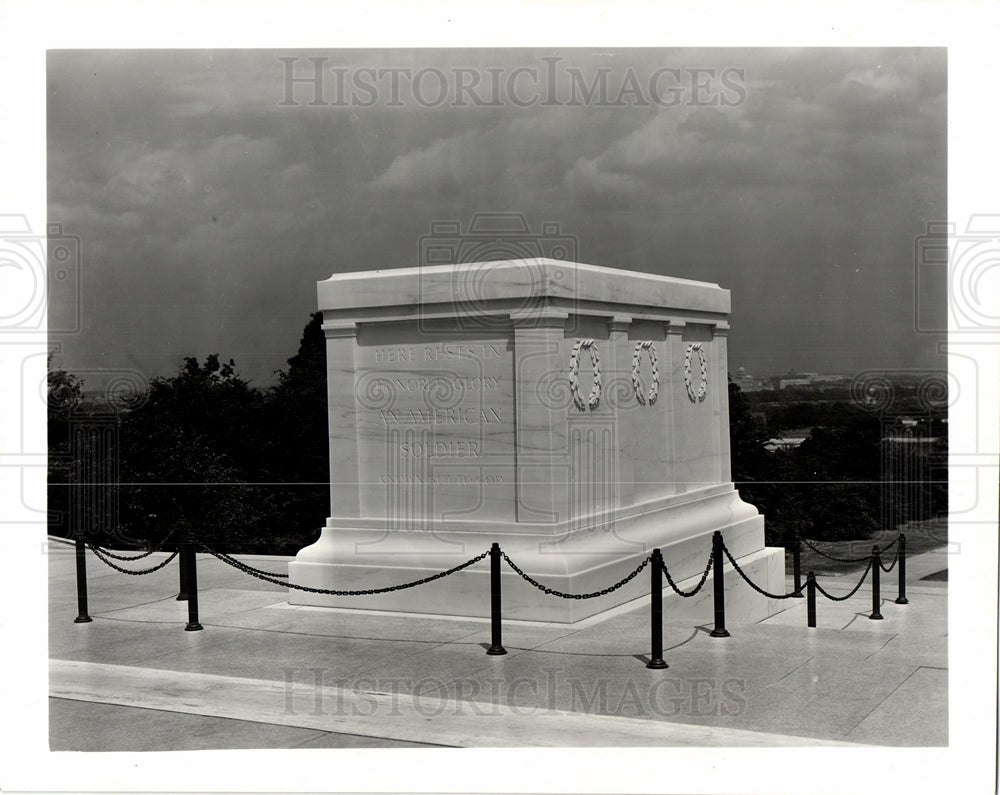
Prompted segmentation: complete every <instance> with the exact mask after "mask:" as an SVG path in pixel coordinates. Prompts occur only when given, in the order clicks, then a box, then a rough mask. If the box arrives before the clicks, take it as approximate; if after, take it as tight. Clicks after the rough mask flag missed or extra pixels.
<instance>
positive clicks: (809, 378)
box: [778, 367, 848, 389]
mask: <svg viewBox="0 0 1000 795" xmlns="http://www.w3.org/2000/svg"><path fill="white" fill-rule="evenodd" d="M847 382H848V378H847V376H845V375H820V374H819V373H797V372H796V371H795V368H794V367H793V368H792V369H791V370H789V371H788V372H787V373H785V375H783V376H779V377H778V389H787V388H788V387H797V388H799V389H801V388H806V389H822V388H825V387H842V386H846V385H847Z"/></svg>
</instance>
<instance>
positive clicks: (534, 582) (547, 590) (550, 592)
mask: <svg viewBox="0 0 1000 795" xmlns="http://www.w3.org/2000/svg"><path fill="white" fill-rule="evenodd" d="M500 555H501V557H502V558H503V559H504V560H505V561H507V565H508V566H510V567H511V568H512V569H513V570H514V571H515V572H516V573H517V574H519V575H520V576H521V579H523V580H525V581H526V582H528V583H530V584H531V585H534V586H535V587H536V588H537V589H538V590H540V591H543V592H545V593H546V594H548V595H550V596H558V597H559V598H560V599H593V598H595V597H598V596H606V595H607V594H609V593H611V592H612V591H617V590H618V589H619V588H621V587H622V586H623V585H625V583H627V582H629V580H631V579H633V578H634V577H635V576H636V575H637V574H638V573H639V572H640V571H642V570H643V569H644V568H646V566H648V565H649V561H650V560H651V559H652V555H649V556H647V557H646V559H645V560H644V561H643V562H642V563H640V564H639V565H638V566H637V567H636V568H635V569H634V570H633V571H632V573H631V574H629V575H627V576H626V577H623V578H622V579H620V580H619V581H618V582H616V583H615V584H614V585H609V586H608V587H607V588H605V589H604V590H602V591H594V592H593V593H564V592H562V591H557V590H556V589H555V588H549V587H547V586H545V585H542V584H541V583H540V582H538V580H535V579H532V577H531V576H530V575H528V574H525V573H524V572H523V571H521V569H520V568H518V566H517V564H516V563H514V561H512V560H511V559H510V558H509V557H507V553H506V552H503V551H501V552H500Z"/></svg>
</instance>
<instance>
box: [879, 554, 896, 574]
mask: <svg viewBox="0 0 1000 795" xmlns="http://www.w3.org/2000/svg"><path fill="white" fill-rule="evenodd" d="M880 554H881V553H880ZM898 561H899V550H898V549H897V550H896V554H895V555H893V557H892V563H890V564H889V565H888V566H883V565H882V560H881V558H880V559H879V562H878V567H879V568H880V569H882V571H884V572H885V573H886V574H888V573H889V572H891V571H892V570H893V569H894V568H896V563H897V562H898Z"/></svg>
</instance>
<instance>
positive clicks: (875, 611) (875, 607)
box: [868, 544, 882, 621]
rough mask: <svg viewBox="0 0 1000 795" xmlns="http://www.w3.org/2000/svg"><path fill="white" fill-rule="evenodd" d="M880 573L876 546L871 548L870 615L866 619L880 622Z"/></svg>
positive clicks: (880, 563) (880, 565)
mask: <svg viewBox="0 0 1000 795" xmlns="http://www.w3.org/2000/svg"><path fill="white" fill-rule="evenodd" d="M881 573H882V562H881V561H880V560H879V557H878V544H875V545H874V546H873V547H872V614H871V615H870V616H868V618H870V619H872V620H874V621H881V620H882V613H881V611H880V609H879V608H881V607H882V596H881V594H880V593H879V580H880V579H881V577H880V576H879V575H880V574H881Z"/></svg>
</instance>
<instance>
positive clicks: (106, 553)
mask: <svg viewBox="0 0 1000 795" xmlns="http://www.w3.org/2000/svg"><path fill="white" fill-rule="evenodd" d="M173 534H174V530H171V531H170V532H169V533H167V534H166V535H165V536H164V537H163V538H162V539H160V542H159V543H158V544H157V545H156V546H155V547H153V548H152V549H150V550H149V551H147V552H143V553H142V554H141V555H116V554H115V553H114V552H109V551H108V550H106V549H105V548H104V547H101V546H98V545H97V544H88V546H89V547H90V548H91V549H93V550H95V551H96V550H98V549H99V550H101V554H102V555H104V556H105V557H109V558H111V559H112V560H124V561H129V560H142V559H143V558H148V557H149V556H150V555H152V554H153V553H154V552H159V551H160V550H161V549H163V545H164V544H166V543H167V541H169V540H170V538H171V537H172V536H173Z"/></svg>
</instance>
